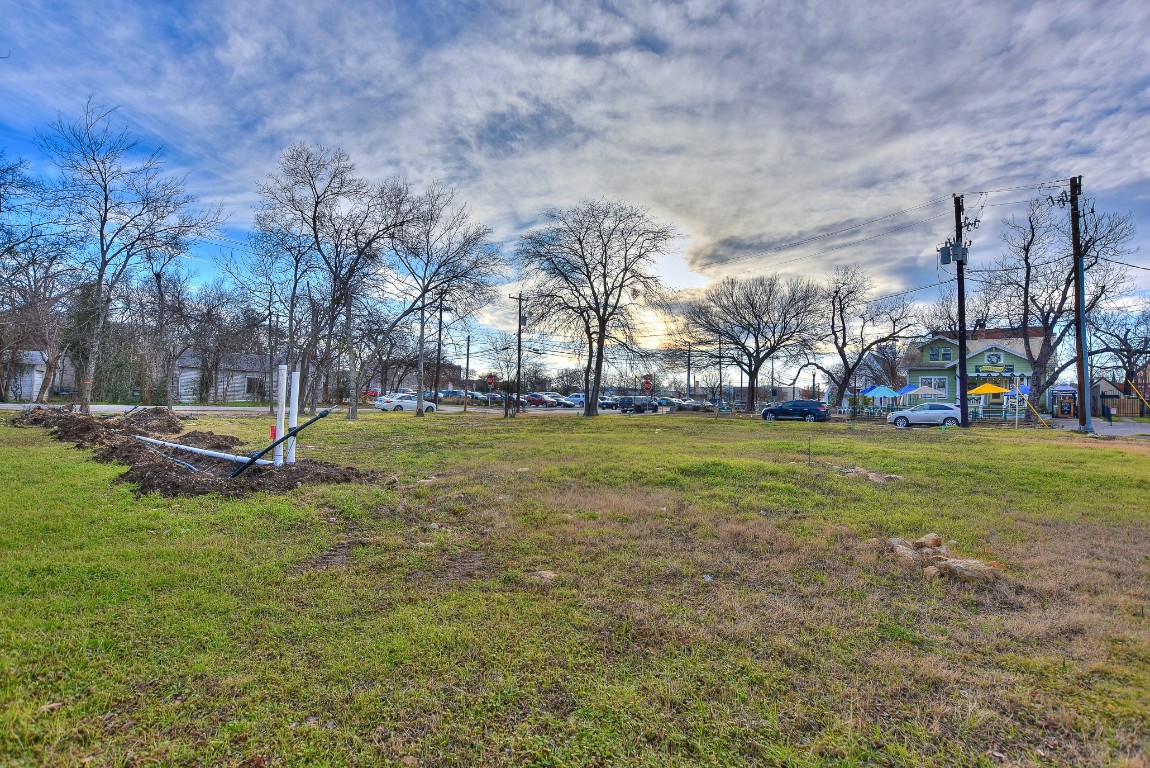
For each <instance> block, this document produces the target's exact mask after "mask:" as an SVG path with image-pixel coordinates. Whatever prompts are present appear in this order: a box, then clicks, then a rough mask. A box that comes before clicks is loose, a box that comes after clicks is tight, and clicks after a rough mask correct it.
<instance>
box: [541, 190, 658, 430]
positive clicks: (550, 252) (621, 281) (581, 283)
mask: <svg viewBox="0 0 1150 768" xmlns="http://www.w3.org/2000/svg"><path fill="white" fill-rule="evenodd" d="M545 219H546V220H547V223H546V224H545V225H544V226H542V227H540V228H539V229H536V230H533V231H531V232H528V233H527V234H526V235H524V236H523V237H522V238H520V241H519V247H518V257H519V260H520V262H521V263H522V265H523V267H524V269H525V271H526V273H527V278H528V285H529V290H530V292H531V294H532V302H531V304H532V306H533V307H535V308H536V311H537V312H539V313H540V316H541V317H542V318H543V319H544V321H547V322H550V324H551V325H552V327H556V328H562V329H565V330H567V332H568V335H570V336H572V337H574V338H581V339H582V340H583V341H584V342H585V343H586V350H587V361H586V365H585V368H584V392H585V393H586V400H585V405H584V408H583V413H584V415H586V416H594V415H596V414H597V413H598V404H599V390H600V385H601V382H602V378H603V364H604V360H605V357H606V355H605V351H606V349H607V347H608V344H609V343H629V342H630V340H631V336H632V335H633V331H634V328H635V327H636V325H637V324H638V321H639V319H640V311H641V308H642V307H643V305H644V304H645V303H650V302H652V301H653V300H654V299H655V297H656V296H657V295H658V293H659V291H660V289H661V286H660V283H659V279H658V277H656V276H655V274H654V273H653V271H652V267H653V266H654V260H655V257H656V256H658V255H660V254H662V253H664V252H665V251H666V249H667V247H668V246H669V244H670V243H671V241H672V239H673V238H674V237H675V230H674V229H673V228H672V227H670V226H669V225H666V224H663V223H660V222H658V221H656V220H655V219H653V218H652V217H651V216H650V214H649V213H648V211H647V210H646V209H644V208H639V207H637V206H634V205H631V204H629V203H626V202H623V201H621V200H614V201H608V200H584V201H583V202H582V203H580V204H579V205H577V206H575V207H573V208H569V209H566V210H558V209H552V210H550V211H548V212H547V213H546V214H545Z"/></svg>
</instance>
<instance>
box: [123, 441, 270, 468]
mask: <svg viewBox="0 0 1150 768" xmlns="http://www.w3.org/2000/svg"><path fill="white" fill-rule="evenodd" d="M135 438H136V439H137V440H143V441H144V442H145V443H152V444H153V445H163V446H165V447H168V448H179V449H180V450H182V451H190V452H191V453H198V454H199V455H201V456H210V457H212V458H213V459H224V460H225V461H233V462H235V463H237V464H243V463H246V462H250V461H251V457H250V456H236V455H235V454H232V453H222V452H220V451H209V450H208V449H207V448H196V447H194V446H191V445H184V444H182V443H169V442H167V441H166V440H157V439H155V438H154V437H144V436H143V435H135ZM256 463H257V464H271V462H270V461H258V462H256Z"/></svg>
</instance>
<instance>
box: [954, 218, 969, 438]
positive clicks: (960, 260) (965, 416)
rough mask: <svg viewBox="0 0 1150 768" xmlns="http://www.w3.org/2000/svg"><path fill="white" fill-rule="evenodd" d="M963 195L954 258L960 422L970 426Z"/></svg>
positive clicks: (955, 238) (956, 222)
mask: <svg viewBox="0 0 1150 768" xmlns="http://www.w3.org/2000/svg"><path fill="white" fill-rule="evenodd" d="M962 213H963V207H962V195H955V196H954V250H953V251H952V253H951V257H952V259H953V260H954V266H955V270H956V272H957V274H958V366H957V368H958V371H957V373H958V408H959V419H960V422H959V423H960V424H961V425H962V426H963V427H969V426H970V404H969V403H968V402H967V398H966V389H967V381H966V276H965V274H964V272H965V271H966V247H965V245H964V244H963V242H962Z"/></svg>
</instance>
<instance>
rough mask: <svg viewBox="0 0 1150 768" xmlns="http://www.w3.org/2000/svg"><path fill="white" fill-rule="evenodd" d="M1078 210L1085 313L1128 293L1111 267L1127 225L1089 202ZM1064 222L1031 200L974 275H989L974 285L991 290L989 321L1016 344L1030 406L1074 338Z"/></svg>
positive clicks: (1130, 233) (1127, 235) (1054, 376)
mask: <svg viewBox="0 0 1150 768" xmlns="http://www.w3.org/2000/svg"><path fill="white" fill-rule="evenodd" d="M1082 210H1083V211H1084V213H1083V214H1082V218H1081V221H1080V229H1081V240H1082V254H1083V259H1084V265H1085V268H1086V286H1085V290H1086V296H1085V297H1084V298H1085V304H1086V311H1087V313H1088V314H1090V313H1094V312H1096V311H1097V310H1098V309H1099V308H1100V307H1102V306H1103V305H1104V304H1105V302H1106V301H1108V300H1110V299H1112V298H1114V297H1117V296H1121V295H1123V294H1125V293H1126V292H1127V291H1129V288H1130V283H1129V280H1128V278H1127V276H1126V269H1125V267H1123V266H1122V265H1121V264H1119V263H1118V262H1120V261H1121V260H1122V258H1123V257H1125V256H1126V255H1128V253H1129V244H1130V241H1131V240H1132V239H1133V237H1134V222H1133V218H1132V216H1131V215H1130V214H1122V215H1119V214H1113V213H1097V212H1096V211H1095V209H1094V204H1093V202H1092V201H1089V200H1087V201H1084V203H1083V205H1082ZM1065 218H1066V217H1065V214H1064V213H1063V214H1057V212H1056V209H1054V208H1053V207H1052V206H1051V205H1050V204H1049V203H1048V202H1047V201H1045V200H1033V201H1031V203H1030V206H1029V208H1028V210H1027V212H1026V215H1025V216H1023V217H1021V218H1019V217H1014V216H1012V217H1011V218H1010V219H1007V220H1006V221H1004V222H1003V223H1004V225H1005V227H1006V229H1005V232H1004V233H1003V236H1002V237H1003V243H1004V244H1005V251H1004V252H1003V254H1002V255H1001V256H1000V257H999V258H998V259H997V261H996V262H995V264H994V268H993V269H991V270H986V271H982V270H980V272H982V273H983V274H988V275H989V277H982V276H981V275H980V277H979V279H980V281H982V282H983V283H984V284H985V285H986V286H987V289H988V290H993V291H994V297H995V302H994V307H995V314H996V315H997V316H998V317H1000V318H1002V319H1004V320H1005V321H1006V323H1007V324H1008V325H1009V326H1010V327H1012V328H1017V329H1019V331H1020V334H1021V336H1022V338H1023V342H1024V350H1025V353H1026V358H1027V361H1028V362H1029V363H1030V366H1031V370H1033V371H1034V378H1033V379H1032V381H1031V394H1030V399H1031V400H1039V399H1040V398H1041V397H1042V394H1043V393H1044V392H1045V391H1046V390H1047V389H1048V388H1049V387H1050V386H1052V385H1053V384H1054V383H1055V382H1056V381H1057V380H1058V377H1059V376H1060V375H1061V374H1062V372H1063V371H1065V370H1067V369H1068V368H1070V367H1071V366H1072V365H1074V363H1075V360H1076V356H1074V355H1067V356H1065V357H1064V359H1063V360H1062V361H1061V362H1058V360H1057V357H1058V350H1059V349H1060V348H1061V347H1063V345H1064V344H1068V343H1069V342H1070V341H1072V340H1073V338H1074V258H1073V255H1072V252H1071V244H1070V233H1069V231H1068V230H1069V222H1068V221H1065V220H1064V219H1065ZM973 271H974V270H972V272H973ZM976 274H977V273H976ZM1032 331H1037V332H1038V333H1037V334H1035V333H1032Z"/></svg>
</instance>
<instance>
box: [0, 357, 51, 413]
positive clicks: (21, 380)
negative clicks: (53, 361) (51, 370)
mask: <svg viewBox="0 0 1150 768" xmlns="http://www.w3.org/2000/svg"><path fill="white" fill-rule="evenodd" d="M47 367H48V366H47V361H46V360H45V358H44V353H43V352H14V353H12V354H11V356H10V358H9V359H6V360H5V361H4V365H3V368H0V370H2V371H3V375H4V376H5V377H6V378H7V381H6V382H4V384H5V386H4V388H3V390H4V392H5V393H6V394H7V399H8V400H9V401H10V402H13V403H19V402H26V401H29V400H35V399H36V395H38V394H39V393H40V385H41V384H42V383H43V382H44V371H45V370H47Z"/></svg>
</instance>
